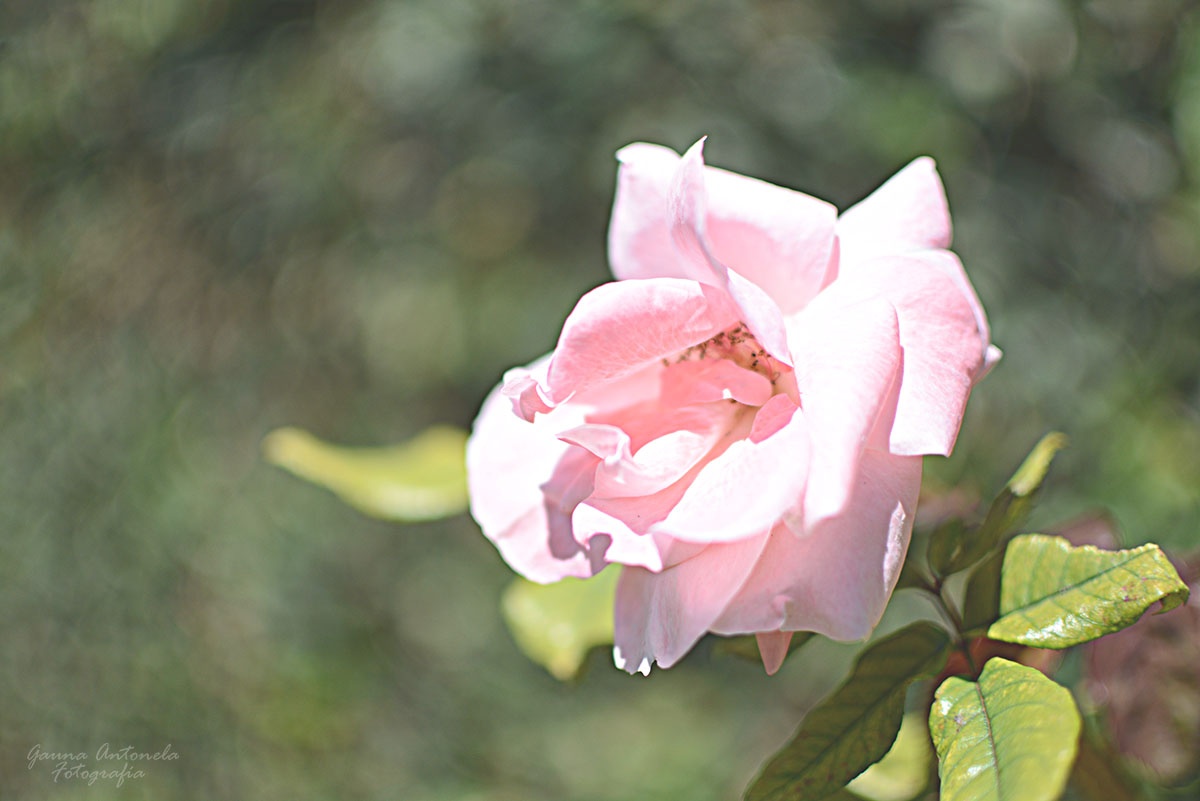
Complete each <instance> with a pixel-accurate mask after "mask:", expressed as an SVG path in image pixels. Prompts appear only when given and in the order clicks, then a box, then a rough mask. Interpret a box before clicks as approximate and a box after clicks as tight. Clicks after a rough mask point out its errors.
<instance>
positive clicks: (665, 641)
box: [613, 534, 767, 674]
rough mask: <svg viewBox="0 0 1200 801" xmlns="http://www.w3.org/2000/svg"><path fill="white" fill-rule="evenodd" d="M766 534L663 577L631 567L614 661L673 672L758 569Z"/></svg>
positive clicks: (618, 611)
mask: <svg viewBox="0 0 1200 801" xmlns="http://www.w3.org/2000/svg"><path fill="white" fill-rule="evenodd" d="M766 541H767V536H766V535H765V534H762V535H759V536H757V537H752V538H751V539H748V540H742V541H741V542H734V543H725V544H721V545H710V546H708V547H707V548H705V549H704V550H702V551H701V552H700V553H698V554H697V555H696V556H693V557H692V558H691V559H688V560H686V561H684V562H680V563H679V564H677V565H675V566H674V567H671V568H668V569H666V570H664V571H663V572H661V573H651V572H650V571H648V570H643V569H642V568H638V567H627V568H625V570H624V571H623V572H622V573H621V579H620V581H619V582H618V583H617V599H616V607H615V609H614V631H613V659H614V661H615V662H616V663H617V667H619V668H621V669H623V670H627V671H629V672H630V673H637V672H640V673H643V674H649V673H650V666H651V665H652V664H653V663H655V662H657V663H658V664H659V665H660V666H661V667H664V668H668V667H670V666H671V665H673V664H675V663H676V662H678V661H679V660H680V658H682V657H683V655H684V654H686V653H687V652H688V651H690V650H691V648H692V646H693V645H695V644H696V641H697V640H699V639H700V638H701V637H703V636H704V633H705V632H706V631H708V629H709V627H710V626H711V625H712V622H713V621H714V620H716V619H717V617H718V616H719V615H720V614H721V612H722V610H723V609H725V606H726V604H728V603H729V599H730V598H732V597H733V596H734V595H735V594H736V593H737V591H738V590H739V589H740V588H741V586H742V584H743V582H744V581H745V580H746V576H748V575H749V574H750V572H751V571H752V570H753V568H754V565H755V562H757V561H758V558H759V554H761V553H762V549H763V545H764V544H765V543H766Z"/></svg>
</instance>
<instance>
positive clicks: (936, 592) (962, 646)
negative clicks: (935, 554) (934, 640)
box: [921, 577, 979, 676]
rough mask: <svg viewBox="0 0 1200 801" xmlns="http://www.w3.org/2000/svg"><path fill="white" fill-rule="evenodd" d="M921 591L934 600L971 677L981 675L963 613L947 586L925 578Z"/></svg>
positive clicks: (938, 581)
mask: <svg viewBox="0 0 1200 801" xmlns="http://www.w3.org/2000/svg"><path fill="white" fill-rule="evenodd" d="M923 579H924V581H923V582H922V586H921V589H923V590H924V591H925V592H927V593H929V597H930V598H931V599H932V600H933V606H934V608H935V609H937V611H938V614H939V615H941V617H942V619H943V620H944V621H945V622H946V623H947V624H948V628H949V629H950V633H951V634H953V635H954V644H955V647H956V648H957V649H958V650H959V651H960V652H962V655H963V657H964V658H966V660H967V666H968V667H969V668H970V670H971V675H973V676H978V675H979V666H978V665H976V664H975V657H974V655H973V654H972V653H971V643H970V641H969V640H968V639H967V636H966V630H965V627H964V625H963V619H962V613H960V612H959V611H958V607H956V606H955V605H954V602H953V601H951V600H950V598H949V597H947V595H946V585H945V583H944V582H943V581H942V580H941V579H940V578H939V579H930V578H928V577H923Z"/></svg>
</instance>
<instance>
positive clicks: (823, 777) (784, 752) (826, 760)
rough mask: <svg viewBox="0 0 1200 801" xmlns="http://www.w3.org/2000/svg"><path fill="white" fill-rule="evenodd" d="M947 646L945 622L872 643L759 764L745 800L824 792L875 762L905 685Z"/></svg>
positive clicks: (894, 723) (933, 668)
mask: <svg viewBox="0 0 1200 801" xmlns="http://www.w3.org/2000/svg"><path fill="white" fill-rule="evenodd" d="M949 645H950V638H949V636H948V635H947V634H946V632H944V631H943V630H942V629H940V628H938V627H936V626H933V625H931V624H929V623H914V624H912V625H910V626H907V627H905V628H903V629H901V630H900V631H898V632H896V633H895V634H892V635H890V636H888V637H886V638H884V639H882V640H880V641H879V642H877V643H874V644H873V645H871V646H869V647H868V648H867V649H866V650H864V651H863V652H862V654H861V655H860V656H859V657H858V661H857V662H856V663H855V665H854V669H853V670H852V671H851V674H850V677H849V678H848V679H846V681H845V682H844V683H843V684H842V686H841V687H839V688H838V689H837V690H835V691H834V693H833V694H832V695H831V696H829V697H828V698H826V699H825V700H824V701H823V702H821V703H820V704H819V705H817V706H816V707H815V708H813V709H812V711H810V712H809V713H808V715H806V716H805V718H804V721H803V722H802V723H801V724H800V729H799V730H798V731H797V732H796V736H795V737H794V738H793V739H792V741H791V742H789V743H788V744H787V745H785V746H784V747H783V748H782V749H781V750H780V751H779V752H778V753H777V754H775V756H774V757H772V758H771V761H770V762H768V763H767V765H766V766H765V767H764V768H763V770H762V772H761V773H760V774H759V776H758V778H756V779H755V780H754V782H753V783H752V784H751V785H750V787H749V789H748V790H747V791H746V795H745V798H746V800H747V801H784V800H785V799H796V798H814V799H816V798H826V797H827V796H829V795H832V794H833V793H835V792H837V791H838V790H840V789H841V788H843V787H845V786H846V784H847V783H848V782H849V781H850V780H851V779H853V778H854V777H856V776H858V775H859V774H861V773H862V772H863V771H864V770H866V769H867V768H868V767H869V766H870V765H872V764H874V763H875V762H878V761H879V759H880V758H881V757H883V755H884V754H886V753H887V751H888V749H889V748H890V747H891V745H892V743H893V742H894V741H895V739H896V733H897V732H898V731H899V730H900V722H901V719H902V717H903V715H904V696H905V693H906V691H907V690H908V686H909V685H910V684H912V683H913V682H914V681H916V680H918V679H922V678H929V677H931V676H934V675H936V674H937V672H938V671H939V670H941V668H942V666H943V665H945V663H946V658H947V655H948V651H949Z"/></svg>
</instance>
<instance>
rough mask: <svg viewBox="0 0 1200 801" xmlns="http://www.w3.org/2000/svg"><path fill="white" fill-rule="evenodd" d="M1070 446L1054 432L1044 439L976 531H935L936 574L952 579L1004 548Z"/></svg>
mask: <svg viewBox="0 0 1200 801" xmlns="http://www.w3.org/2000/svg"><path fill="white" fill-rule="evenodd" d="M1066 446H1067V437H1066V435H1065V434H1060V433H1058V432H1057V431H1053V432H1051V433H1049V434H1047V435H1046V436H1044V437H1042V438H1041V440H1039V441H1038V444H1037V445H1034V446H1033V450H1032V451H1030V452H1029V456H1027V457H1025V461H1024V462H1022V463H1021V466H1020V467H1018V468H1017V472H1015V473H1013V476H1012V478H1010V479H1009V480H1008V484H1007V485H1006V486H1005V487H1004V489H1003V490H1002V491H1001V492H1000V495H999V496H997V497H996V500H994V501H992V505H991V507H990V508H989V509H988V512H987V516H986V517H984V519H983V522H982V523H981V524H980V525H979V527H978V528H977V529H976V530H975V531H973V532H972V531H965V530H964V529H963V528H962V527H961V525H960V526H958V527H955V526H954V525H953V521H951V523H950V524H946V525H943V526H941V527H939V528H938V529H937V530H936V531H934V532H933V535H932V536H931V538H930V541H929V565H930V567H931V568H932V569H933V570H934V572H935V573H937V575H939V576H949V575H951V574H952V573H957V572H958V571H960V570H965V569H967V568H968V567H970V566H971V565H974V564H976V563H978V562H979V561H980V560H982V559H984V558H986V557H987V556H988V554H990V553H991V552H992V551H993V550H995V549H996V548H997V547H999V546H1000V545H1003V544H1004V543H1005V542H1006V541H1007V540H1008V538H1009V537H1010V536H1011V535H1012V534H1014V533H1015V532H1016V531H1017V529H1018V528H1020V527H1021V526H1022V525H1023V524H1024V523H1025V521H1026V520H1027V519H1028V518H1029V513H1030V512H1032V511H1033V506H1034V503H1035V502H1036V500H1037V493H1038V490H1039V489H1041V486H1042V482H1043V481H1044V480H1045V478H1046V473H1047V471H1049V469H1050V463H1051V462H1052V461H1054V456H1055V454H1057V453H1058V452H1059V451H1060V450H1062V449H1063V448H1065V447H1066Z"/></svg>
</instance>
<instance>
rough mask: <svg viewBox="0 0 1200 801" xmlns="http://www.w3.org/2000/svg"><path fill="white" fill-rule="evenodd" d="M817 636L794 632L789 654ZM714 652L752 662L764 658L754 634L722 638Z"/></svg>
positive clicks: (810, 633) (806, 632)
mask: <svg viewBox="0 0 1200 801" xmlns="http://www.w3.org/2000/svg"><path fill="white" fill-rule="evenodd" d="M815 636H816V635H815V634H814V633H813V632H811V631H796V632H793V633H792V641H791V642H790V643H788V650H787V652H788V653H789V654H791V653H792V652H793V651H795V650H797V649H799V648H800V647H802V646H803V645H804V644H805V643H807V642H808V641H809V640H811V639H812V638H813V637H815ZM713 650H714V651H716V652H717V653H719V654H728V655H730V656H736V657H739V658H741V659H748V660H750V661H752V662H762V656H761V655H760V654H759V652H758V641H757V640H756V639H755V637H754V635H753V634H748V635H745V636H742V637H721V638H720V639H718V640H717V642H716V644H715V645H714V646H713Z"/></svg>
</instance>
